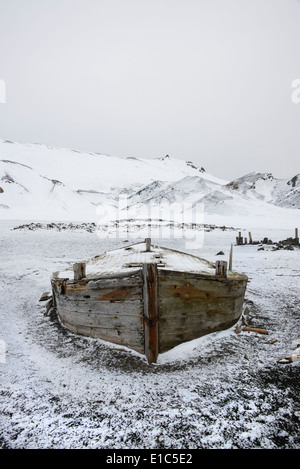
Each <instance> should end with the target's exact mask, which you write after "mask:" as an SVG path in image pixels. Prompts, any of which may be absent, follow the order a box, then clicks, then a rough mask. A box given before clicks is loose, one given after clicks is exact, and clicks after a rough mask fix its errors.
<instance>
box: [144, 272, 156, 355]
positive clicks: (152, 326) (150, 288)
mask: <svg viewBox="0 0 300 469" xmlns="http://www.w3.org/2000/svg"><path fill="white" fill-rule="evenodd" d="M143 281H144V286H143V297H144V325H145V327H144V334H145V355H146V358H147V360H148V363H155V362H156V360H157V356H158V317H159V316H158V281H157V265H156V264H143Z"/></svg>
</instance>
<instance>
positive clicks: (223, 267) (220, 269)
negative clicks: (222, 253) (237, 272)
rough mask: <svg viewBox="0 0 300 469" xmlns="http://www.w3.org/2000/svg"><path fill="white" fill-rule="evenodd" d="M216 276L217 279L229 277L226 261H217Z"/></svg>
mask: <svg viewBox="0 0 300 469" xmlns="http://www.w3.org/2000/svg"><path fill="white" fill-rule="evenodd" d="M216 276H217V277H223V278H226V277H227V262H226V261H216Z"/></svg>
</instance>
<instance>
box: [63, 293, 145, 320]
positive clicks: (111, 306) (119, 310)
mask: <svg viewBox="0 0 300 469" xmlns="http://www.w3.org/2000/svg"><path fill="white" fill-rule="evenodd" d="M57 304H58V307H60V306H62V307H64V308H65V309H67V310H68V311H74V310H75V311H79V312H81V313H83V314H84V313H89V312H92V311H94V312H97V313H103V314H110V315H116V314H120V315H124V316H125V315H127V316H128V315H134V316H135V315H137V314H142V311H143V304H142V301H140V300H137V299H135V300H124V301H120V302H117V301H116V302H109V301H88V300H87V301H86V302H84V301H78V300H70V299H69V298H67V297H64V296H63V295H60V296H59V298H58V299H57Z"/></svg>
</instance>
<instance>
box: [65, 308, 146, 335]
mask: <svg viewBox="0 0 300 469" xmlns="http://www.w3.org/2000/svg"><path fill="white" fill-rule="evenodd" d="M59 314H60V317H63V318H64V320H67V321H69V322H70V323H73V324H77V325H78V326H79V325H82V326H90V327H93V326H95V327H104V328H115V327H122V328H124V327H126V328H128V330H129V329H134V328H137V329H139V330H140V331H142V330H143V317H142V315H139V314H136V315H135V316H134V315H131V316H122V315H115V316H113V315H111V314H99V313H95V312H90V313H81V312H80V311H69V310H67V309H66V308H64V307H60V308H59Z"/></svg>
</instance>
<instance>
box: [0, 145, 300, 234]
mask: <svg viewBox="0 0 300 469" xmlns="http://www.w3.org/2000/svg"><path fill="white" fill-rule="evenodd" d="M299 181H300V176H299V175H296V176H294V177H292V178H290V179H287V180H278V179H275V178H274V177H273V176H272V175H271V174H260V173H251V174H248V175H246V176H243V177H241V178H239V179H236V180H234V181H231V182H230V181H225V180H221V179H218V178H216V177H214V176H213V175H211V174H208V173H207V172H206V171H205V170H204V169H203V168H202V167H198V166H196V165H195V164H193V163H192V162H191V161H184V160H179V159H174V158H170V157H169V156H168V155H167V156H165V157H163V158H156V159H143V158H120V157H115V156H107V155H102V154H98V153H81V152H78V151H75V150H70V149H62V148H52V147H48V146H45V145H40V144H21V143H13V142H10V141H3V140H0V218H1V219H3V220H5V219H26V220H64V221H67V220H70V221H81V220H85V221H86V220H88V221H98V220H97V217H99V209H100V212H101V211H104V209H105V207H113V208H114V209H115V207H117V206H118V203H119V200H120V197H123V198H126V200H127V206H128V207H131V208H135V209H136V210H139V212H135V213H140V214H142V213H143V214H144V213H145V207H146V206H147V205H149V204H151V205H152V206H153V207H159V208H166V207H168V206H170V204H190V205H191V204H194V205H195V204H204V213H205V217H206V218H207V221H209V222H215V223H223V224H227V223H231V224H233V223H237V224H239V223H241V222H243V221H245V220H247V219H249V217H250V216H251V217H252V218H253V217H254V218H256V220H257V223H258V224H260V222H261V220H264V221H266V220H267V219H269V220H271V221H272V222H273V223H274V220H278V221H279V220H282V222H284V223H285V224H286V223H288V224H289V222H290V223H291V226H296V225H297V219H299V213H300V212H299V208H300V182H299ZM283 220H284V221H283ZM280 223H281V222H280Z"/></svg>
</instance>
